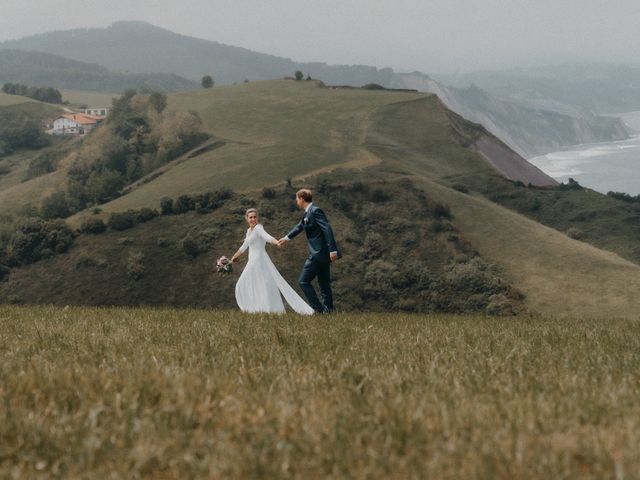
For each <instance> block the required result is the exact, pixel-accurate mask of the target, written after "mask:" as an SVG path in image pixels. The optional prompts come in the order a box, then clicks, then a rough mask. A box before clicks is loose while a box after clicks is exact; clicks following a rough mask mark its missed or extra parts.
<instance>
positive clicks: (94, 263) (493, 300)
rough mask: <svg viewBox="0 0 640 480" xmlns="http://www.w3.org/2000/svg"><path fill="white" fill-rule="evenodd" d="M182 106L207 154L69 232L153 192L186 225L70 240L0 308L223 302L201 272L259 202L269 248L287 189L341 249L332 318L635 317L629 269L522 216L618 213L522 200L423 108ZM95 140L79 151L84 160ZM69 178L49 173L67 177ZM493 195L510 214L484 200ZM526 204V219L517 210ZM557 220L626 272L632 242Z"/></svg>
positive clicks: (287, 265)
mask: <svg viewBox="0 0 640 480" xmlns="http://www.w3.org/2000/svg"><path fill="white" fill-rule="evenodd" d="M190 110H194V111H196V112H197V113H198V114H199V116H200V118H201V119H202V121H203V125H204V128H205V129H206V130H207V131H208V133H210V134H211V135H212V140H211V141H210V142H209V143H207V144H205V145H202V146H200V147H198V148H196V149H194V150H193V151H190V152H188V153H187V154H185V155H183V156H182V157H180V158H178V159H177V160H175V161H173V162H172V163H170V164H168V165H165V166H163V167H162V168H161V169H160V170H159V171H157V172H154V173H153V174H151V175H149V176H148V177H147V178H143V179H142V180H141V181H139V182H137V183H136V184H134V185H131V186H130V188H128V189H126V190H125V194H124V195H123V196H121V197H120V198H118V199H116V200H114V201H111V202H109V203H106V204H104V205H101V206H100V210H101V211H94V209H89V210H88V211H86V212H82V213H81V214H78V215H76V216H75V217H73V218H72V219H70V220H69V221H70V222H71V223H72V224H73V225H75V226H80V225H81V224H82V223H83V222H85V221H86V220H87V219H90V218H106V217H108V216H109V214H110V213H112V212H122V211H126V210H129V209H136V210H139V209H140V208H142V207H150V208H159V206H160V201H161V199H162V198H163V197H171V198H173V199H174V200H176V199H177V198H178V197H179V196H180V195H184V194H190V195H192V198H191V199H186V200H185V202H190V201H192V202H193V203H194V205H195V207H196V208H198V210H199V211H200V213H195V212H193V211H191V212H188V213H184V214H179V215H162V216H161V217H159V218H154V219H151V220H150V221H148V222H145V223H140V224H138V225H136V226H134V227H133V228H131V229H127V230H125V231H116V230H109V231H107V232H106V233H103V234H100V235H88V234H82V235H80V236H79V237H78V238H77V239H76V240H75V242H74V243H73V245H72V247H71V249H70V251H69V252H68V253H66V254H61V255H54V256H50V255H49V254H48V253H47V256H49V257H50V258H48V259H46V260H44V261H39V262H36V263H32V264H29V265H23V266H19V267H16V268H13V269H12V270H11V273H10V274H9V275H8V276H6V277H5V281H4V282H2V283H0V298H1V299H4V300H5V301H8V300H11V301H15V302H42V303H56V304H67V303H90V304H140V303H142V304H172V305H203V306H224V307H233V306H234V299H233V284H234V278H235V277H234V276H232V277H220V276H217V275H215V274H214V273H213V268H212V265H213V262H214V260H215V258H217V257H218V256H220V255H223V254H224V255H230V254H231V253H233V251H235V249H236V248H237V246H238V245H239V243H240V242H241V240H242V237H243V234H244V233H243V232H244V230H245V227H244V225H243V220H242V213H243V212H244V210H245V209H246V208H247V207H248V206H249V205H256V206H258V207H259V209H260V210H261V211H262V212H263V213H262V214H263V218H264V223H265V226H266V228H267V230H268V231H270V232H271V233H272V234H273V235H274V236H279V235H283V234H284V233H286V232H287V231H288V229H289V228H290V227H291V226H292V225H293V224H294V223H295V222H296V221H297V219H298V218H299V213H298V212H296V211H295V209H294V208H292V205H293V201H292V194H293V192H294V191H295V189H296V188H298V187H301V186H311V187H312V188H313V189H314V190H315V191H316V200H317V202H318V203H320V204H322V205H323V206H324V207H325V210H327V211H328V213H329V216H330V218H331V220H332V222H333V223H334V226H335V229H336V232H337V234H338V241H339V243H340V244H341V245H342V247H343V250H344V251H345V257H344V259H343V260H342V261H341V262H340V263H338V264H337V265H336V266H335V268H334V269H333V271H334V275H335V280H336V282H335V289H336V293H337V296H338V298H340V301H341V307H342V308H345V309H356V310H359V309H371V310H388V309H404V310H416V311H483V312H489V311H499V310H500V306H502V307H505V308H506V311H519V310H521V309H522V308H523V307H524V308H528V309H529V310H531V311H534V312H540V313H543V314H548V313H560V314H574V315H589V316H590V315H596V314H600V315H602V314H609V315H617V316H625V315H630V314H633V313H635V312H636V311H637V308H638V306H639V305H638V303H639V302H640V301H639V300H637V298H636V296H635V294H634V292H635V291H636V288H637V287H639V286H640V267H639V266H638V265H637V264H634V263H631V262H630V261H627V260H623V259H622V258H621V257H619V256H617V255H616V254H613V253H608V252H605V251H603V250H599V249H598V248H595V247H593V246H591V245H588V244H586V243H584V242H581V241H578V240H575V239H572V238H569V236H567V235H565V234H564V233H563V232H560V231H558V230H554V229H552V228H549V227H548V226H545V225H542V224H541V223H538V222H536V221H533V220H532V217H533V216H534V215H537V216H538V218H537V220H539V221H541V222H545V223H548V224H552V223H553V221H554V218H555V217H554V216H552V215H550V214H549V215H545V212H547V209H549V210H548V211H549V212H551V211H553V208H558V204H560V205H564V207H563V208H564V210H565V211H567V212H571V211H574V212H576V213H578V212H582V213H585V212H588V211H589V209H591V208H595V203H594V202H596V200H597V202H600V204H599V206H598V208H600V209H605V208H606V209H609V210H610V211H622V210H619V209H620V208H621V204H622V202H620V201H617V200H615V199H610V198H607V197H604V196H601V195H599V196H598V195H597V194H594V193H593V192H589V191H585V190H577V189H567V188H566V186H557V185H555V184H554V182H550V183H547V185H548V186H540V187H533V186H532V187H526V186H525V185H526V184H527V183H528V181H527V177H528V176H530V175H532V171H531V170H530V169H529V168H528V167H527V165H528V164H527V163H526V162H525V161H524V160H523V159H521V158H520V157H518V156H517V155H515V154H513V152H511V153H509V150H508V149H507V148H506V147H505V146H504V145H503V144H501V142H500V141H499V140H498V139H496V138H495V137H493V136H491V135H490V134H488V133H487V132H486V131H485V130H484V129H483V128H482V127H480V126H479V125H476V124H472V123H470V122H467V121H465V120H464V119H462V118H461V117H459V116H457V115H455V114H453V113H452V112H451V111H449V110H448V109H447V108H446V107H445V106H444V105H443V104H442V103H441V102H440V101H439V100H438V98H437V97H435V96H434V95H429V94H420V93H415V92H400V91H385V90H364V89H350V88H332V87H324V86H323V85H322V84H320V83H317V82H306V81H303V82H295V81H272V82H251V83H249V84H243V85H238V86H228V87H222V88H215V89H212V90H200V91H194V92H188V93H181V94H175V95H171V96H170V97H169V105H168V108H167V112H175V113H176V114H179V113H180V112H186V111H190ZM92 138H94V137H92V136H89V137H87V139H86V140H85V141H84V144H83V146H82V147H81V148H92V142H93V140H92ZM487 145H493V147H494V148H489V149H487V148H486V146H487ZM481 147H482V148H481ZM81 151H82V150H81V149H80V150H77V152H76V154H77V153H78V152H81ZM491 155H495V156H496V157H502V158H490V157H491ZM501 162H502V163H501ZM505 162H506V164H508V165H507V166H508V167H514V166H515V167H517V168H515V170H511V171H512V175H515V176H516V178H512V180H511V181H509V180H506V179H504V177H502V176H500V174H499V172H497V171H496V170H495V169H494V168H493V167H492V166H490V164H493V165H498V166H500V165H502V167H503V168H504V165H505ZM65 165H67V164H66V163H64V162H62V164H61V167H60V169H59V171H58V172H56V173H55V174H52V176H54V175H58V177H57V178H63V176H64V170H65ZM513 172H515V174H514V173H513ZM533 173H535V172H533ZM538 173H539V172H538ZM518 175H519V177H518ZM537 178H539V179H540V180H541V183H542V184H545V182H544V176H542V177H537ZM514 180H515V182H514ZM41 181H42V180H41ZM27 183H29V182H27ZM532 183H535V182H532ZM492 185H494V186H496V189H497V190H499V192H500V193H501V195H502V196H504V197H508V198H509V200H513V201H512V202H511V203H509V201H507V200H504V199H502V200H501V199H500V198H498V197H495V198H492V192H491V191H490V190H491V188H492V187H491V186H492ZM223 187H226V188H233V190H234V191H235V192H236V193H235V194H234V195H232V196H231V197H230V198H227V199H226V200H223V201H222V202H221V203H220V202H219V203H216V204H215V205H213V206H210V204H208V203H207V201H208V200H207V199H208V198H209V197H206V198H205V197H204V196H201V197H198V196H197V195H198V194H203V193H204V192H208V191H215V190H219V189H221V188H223ZM265 187H269V188H270V189H271V191H263V189H264V188H265ZM520 191H524V192H526V194H527V196H528V197H527V198H526V199H524V200H523V199H522V198H521V196H520V197H519V196H518V195H519V194H518V193H517V192H520ZM594 195H595V196H594ZM544 196H551V197H553V199H554V201H553V202H551V201H550V200H548V199H545V198H544ZM535 199H538V201H539V202H540V205H538V207H537V209H534V208H529V207H527V205H529V204H528V203H527V202H529V201H531V202H533V201H534V200H535ZM594 199H596V200H594ZM520 200H522V205H520V204H519V203H518V202H519V201H520ZM525 200H526V201H525ZM203 202H204V203H203ZM500 203H502V205H500ZM534 203H535V202H534ZM197 205H200V206H201V207H198V206H197ZM203 205H204V206H203ZM506 206H508V207H510V208H505V207H506ZM516 210H518V211H516ZM96 212H97V213H96ZM615 221H617V219H616V220H615ZM566 222H568V223H567V225H572V223H571V222H574V223H575V222H580V225H582V228H585V226H587V227H588V226H594V227H595V226H597V227H598V228H594V230H593V232H591V235H592V237H590V238H587V240H589V241H590V242H591V243H593V244H596V245H598V246H600V247H602V248H606V249H608V250H611V251H616V252H619V253H620V254H622V255H625V256H626V257H627V258H630V259H632V260H635V259H634V258H633V249H632V248H631V247H630V246H631V245H634V244H637V240H638V232H637V230H633V229H629V230H624V231H621V230H620V229H616V228H613V227H614V223H607V222H609V220H607V218H606V217H604V216H601V215H595V216H590V215H583V216H582V217H580V218H579V219H578V218H576V219H575V220H570V219H569V218H568V217H567V219H566ZM607 225H608V226H609V228H605V227H606V226H607ZM552 226H554V227H556V228H559V229H562V228H561V227H560V226H559V225H558V226H556V225H552ZM564 228H566V225H565V227H564ZM304 249H305V246H304V241H303V240H300V241H297V242H294V243H293V244H292V245H291V246H290V248H287V249H286V250H283V251H279V250H278V251H274V252H272V254H273V257H274V261H275V262H276V264H277V265H278V266H279V268H281V270H282V271H283V274H284V275H285V277H286V278H287V279H288V280H289V281H291V282H292V283H294V284H295V279H296V277H297V273H298V270H299V268H300V264H301V262H302V261H303V259H304V257H305V254H304ZM234 275H237V272H236V273H235V274H234Z"/></svg>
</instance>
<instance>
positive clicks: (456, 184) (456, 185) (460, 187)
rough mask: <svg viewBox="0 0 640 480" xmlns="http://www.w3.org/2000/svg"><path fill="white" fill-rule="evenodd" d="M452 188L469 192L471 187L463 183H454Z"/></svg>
mask: <svg viewBox="0 0 640 480" xmlns="http://www.w3.org/2000/svg"><path fill="white" fill-rule="evenodd" d="M451 188H453V189H454V190H456V191H458V192H461V193H469V189H468V188H467V186H466V185H463V184H461V183H454V184H453V185H451Z"/></svg>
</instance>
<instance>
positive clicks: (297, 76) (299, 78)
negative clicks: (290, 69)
mask: <svg viewBox="0 0 640 480" xmlns="http://www.w3.org/2000/svg"><path fill="white" fill-rule="evenodd" d="M294 75H295V77H296V80H298V81H300V80H302V79H303V78H304V73H302V72H301V71H300V70H296V73H294Z"/></svg>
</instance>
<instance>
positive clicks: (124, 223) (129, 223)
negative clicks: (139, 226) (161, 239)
mask: <svg viewBox="0 0 640 480" xmlns="http://www.w3.org/2000/svg"><path fill="white" fill-rule="evenodd" d="M135 223H136V222H135V217H134V215H133V213H131V212H119V213H114V214H112V215H111V217H110V218H109V221H108V222H107V224H108V225H109V228H111V229H112V230H117V231H119V232H121V231H123V230H127V229H129V228H131V227H133V226H134V225H135Z"/></svg>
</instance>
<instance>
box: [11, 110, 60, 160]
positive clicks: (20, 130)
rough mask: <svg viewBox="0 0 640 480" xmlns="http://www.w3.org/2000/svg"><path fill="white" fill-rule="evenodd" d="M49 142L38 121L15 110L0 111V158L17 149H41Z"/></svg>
mask: <svg viewBox="0 0 640 480" xmlns="http://www.w3.org/2000/svg"><path fill="white" fill-rule="evenodd" d="M49 142H50V140H49V138H48V137H47V135H46V134H45V133H44V130H43V128H42V126H41V125H40V122H39V120H38V119H36V118H34V117H33V116H30V115H28V114H26V113H24V112H21V111H19V110H15V109H2V110H0V157H3V156H6V155H10V154H11V153H13V152H14V151H15V150H16V149H18V148H32V149H39V148H43V147H46V146H47V145H49Z"/></svg>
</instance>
